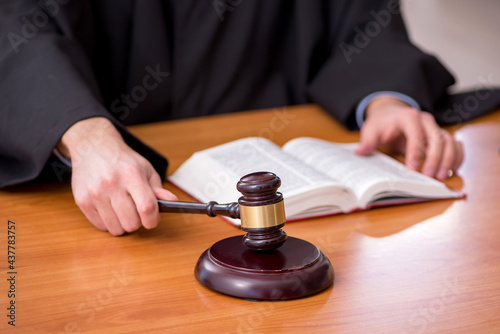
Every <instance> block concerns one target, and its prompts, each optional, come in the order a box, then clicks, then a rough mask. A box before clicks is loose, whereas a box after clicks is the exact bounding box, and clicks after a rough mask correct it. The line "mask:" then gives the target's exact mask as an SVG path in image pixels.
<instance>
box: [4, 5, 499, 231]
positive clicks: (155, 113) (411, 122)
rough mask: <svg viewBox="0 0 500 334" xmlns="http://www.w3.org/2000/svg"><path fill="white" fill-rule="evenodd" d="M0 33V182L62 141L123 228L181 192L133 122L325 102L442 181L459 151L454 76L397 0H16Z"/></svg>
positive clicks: (102, 220) (98, 213) (41, 162)
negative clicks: (417, 43)
mask: <svg viewBox="0 0 500 334" xmlns="http://www.w3.org/2000/svg"><path fill="white" fill-rule="evenodd" d="M0 31H1V34H2V43H1V46H0V52H1V54H0V73H2V78H1V81H0V96H1V101H2V103H1V105H0V115H1V118H0V119H1V124H0V128H1V134H2V141H1V142H0V157H1V158H0V159H1V160H2V162H1V166H0V186H3V187H5V186H11V185H15V184H19V183H23V182H27V181H30V180H33V179H36V178H38V177H40V175H41V174H43V173H42V171H43V170H44V167H47V164H48V161H49V160H50V159H51V158H54V154H55V155H57V157H58V159H61V160H63V161H64V160H68V163H70V164H71V166H72V180H71V182H72V190H73V195H74V198H75V201H76V204H77V205H78V206H79V207H80V208H81V210H82V212H83V213H84V214H85V216H86V217H87V218H88V220H89V221H90V222H92V223H93V224H94V225H95V226H96V227H97V228H98V229H100V230H104V231H109V232H110V233H111V234H113V235H120V234H123V233H124V232H131V231H134V230H136V229H138V228H139V227H141V226H144V227H146V228H153V227H155V226H156V225H157V224H158V222H159V220H160V217H159V213H158V207H157V202H156V199H157V198H160V199H175V196H174V195H173V194H172V193H170V192H168V191H167V190H165V189H163V188H162V180H164V178H165V175H166V168H167V160H166V159H165V158H164V157H162V156H161V155H159V154H158V153H157V152H155V151H153V150H152V149H151V148H149V147H147V146H146V145H144V144H143V143H141V142H140V141H139V140H138V139H137V138H135V137H133V136H132V135H131V134H130V133H129V132H128V131H127V130H126V128H125V126H127V125H131V124H139V123H147V122H155V121H163V120H170V119H178V118H186V117H195V116H202V115H211V114H219V113H228V112H235V111H241V110H250V109H259V108H270V107H277V106H285V105H293V104H303V103H312V102H314V103H318V104H319V105H321V106H322V107H323V108H324V109H325V110H326V111H327V112H329V113H330V114H331V115H332V117H335V118H336V119H337V120H338V121H339V122H342V123H343V124H344V125H345V126H346V127H348V128H352V129H356V128H360V129H361V142H360V145H359V147H358V149H357V153H358V154H369V153H370V152H372V151H373V150H374V149H376V148H377V147H379V146H380V145H386V144H390V145H393V147H395V148H397V149H400V150H402V152H403V153H404V154H405V157H406V165H407V166H408V167H409V168H411V169H421V171H422V172H423V173H424V174H426V175H429V176H431V177H435V178H438V179H445V178H446V176H447V174H448V172H449V171H450V170H456V169H457V168H458V166H459V165H460V163H461V161H462V158H463V153H462V146H461V145H460V143H459V142H457V141H456V140H455V139H454V138H453V137H452V136H451V135H450V134H449V133H448V132H446V131H445V130H443V129H441V128H440V127H439V126H438V124H437V123H436V117H437V118H438V119H441V120H444V121H447V120H450V119H451V116H456V115H448V116H446V115H445V116H446V117H443V115H444V114H443V113H444V112H445V111H447V110H448V105H450V104H451V103H452V102H453V101H455V100H453V97H450V96H449V95H448V94H447V93H446V91H447V88H448V86H450V85H451V84H453V82H454V81H453V77H452V76H451V75H450V73H449V72H448V71H447V70H446V69H445V68H444V67H443V66H442V64H441V63H440V62H439V61H438V60H437V59H436V58H434V57H433V56H430V55H428V54H425V53H423V52H421V51H420V50H418V49H417V48H415V47H414V46H413V45H412V44H411V43H410V42H409V40H408V37H407V35H406V31H405V27H404V24H403V21H402V19H401V16H400V10H399V4H398V2H397V1H395V0H362V1H361V0H360V1H347V0H335V1H334V0H331V1H320V0H317V1H299V0H297V1H291V0H283V1H257V0H245V1H243V0H225V1H223V0H216V1H199V0H179V1H175V0H150V1H139V0H95V1H94V0H91V1H83V0H70V1H68V0H40V1H28V0H16V1H7V2H5V1H4V2H2V3H1V4H0ZM490 107H491V106H490ZM449 116H450V117H449ZM459 116H460V115H459ZM454 120H456V117H455V118H454ZM458 120H459V121H461V120H465V118H460V117H459V118H458Z"/></svg>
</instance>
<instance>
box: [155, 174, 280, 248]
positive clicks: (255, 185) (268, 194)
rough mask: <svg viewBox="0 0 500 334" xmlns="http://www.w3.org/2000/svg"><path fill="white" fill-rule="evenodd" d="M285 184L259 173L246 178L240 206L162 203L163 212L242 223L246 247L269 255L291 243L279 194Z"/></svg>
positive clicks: (273, 176) (238, 187)
mask: <svg viewBox="0 0 500 334" xmlns="http://www.w3.org/2000/svg"><path fill="white" fill-rule="evenodd" d="M280 185H281V180H280V178H279V177H278V176H276V175H275V174H273V173H270V172H256V173H251V174H248V175H245V176H243V177H242V178H241V179H240V181H239V182H238V184H237V186H236V188H237V189H238V191H239V192H241V194H242V196H241V197H240V198H239V199H238V203H228V204H218V203H217V202H213V201H211V202H208V203H193V202H180V201H164V200H158V206H159V209H160V212H174V213H175V212H176V213H201V214H206V215H208V216H210V217H215V216H217V215H220V216H227V217H231V218H238V219H241V228H242V230H244V231H245V232H247V234H246V235H245V236H244V237H243V243H244V244H245V245H246V246H247V247H248V248H249V249H252V250H256V251H269V250H273V249H276V248H278V247H280V246H281V245H283V243H284V242H285V241H286V239H287V235H286V233H285V232H284V231H283V230H282V229H281V228H282V227H283V226H284V225H285V221H286V217H285V208H284V205H283V195H282V194H281V193H279V192H277V190H278V188H279V186H280Z"/></svg>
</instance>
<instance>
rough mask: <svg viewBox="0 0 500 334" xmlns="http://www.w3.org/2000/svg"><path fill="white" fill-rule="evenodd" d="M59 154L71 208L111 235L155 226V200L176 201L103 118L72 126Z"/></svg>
mask: <svg viewBox="0 0 500 334" xmlns="http://www.w3.org/2000/svg"><path fill="white" fill-rule="evenodd" d="M58 149H59V150H60V151H61V153H63V154H64V155H66V156H68V157H70V158H71V163H72V167H73V172H72V178H71V184H72V190H73V196H74V198H75V202H76V204H77V205H78V206H79V207H80V209H81V210H82V212H83V213H84V215H85V216H86V217H87V219H88V220H89V221H90V222H91V223H92V224H94V225H95V227H97V228H98V229H100V230H102V231H109V233H111V234H112V235H121V234H124V233H125V232H133V231H135V230H137V229H139V228H140V227H141V226H144V227H145V228H148V229H151V228H154V227H156V226H157V225H158V223H159V221H160V214H159V210H158V202H157V198H158V199H165V200H176V199H177V198H176V196H175V195H174V194H172V193H171V192H169V191H168V190H166V189H163V187H162V184H161V178H160V176H159V175H158V173H157V172H156V171H155V169H154V168H153V166H152V165H151V164H150V163H149V161H147V160H146V159H145V158H144V157H142V156H141V155H140V154H138V153H137V152H135V151H134V150H132V149H131V148H130V147H129V146H127V144H126V143H125V142H124V141H123V139H122V137H121V135H120V134H119V133H118V131H117V130H116V128H115V127H114V126H113V124H112V123H111V122H110V121H109V120H107V119H106V118H101V117H95V118H89V119H86V120H83V121H80V122H77V123H75V124H74V125H73V126H72V127H70V128H69V129H68V131H66V133H65V134H64V135H63V137H62V138H61V141H60V142H59V144H58Z"/></svg>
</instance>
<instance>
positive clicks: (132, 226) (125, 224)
mask: <svg viewBox="0 0 500 334" xmlns="http://www.w3.org/2000/svg"><path fill="white" fill-rule="evenodd" d="M111 205H112V207H113V210H114V212H115V214H116V217H117V218H118V220H119V223H120V225H121V227H122V228H123V229H124V230H125V231H126V232H134V231H136V230H138V229H139V227H141V218H140V217H139V214H138V213H137V210H136V207H135V203H134V201H133V200H132V198H131V197H130V196H129V195H128V194H123V193H121V196H120V195H117V196H114V197H113V198H112V200H111Z"/></svg>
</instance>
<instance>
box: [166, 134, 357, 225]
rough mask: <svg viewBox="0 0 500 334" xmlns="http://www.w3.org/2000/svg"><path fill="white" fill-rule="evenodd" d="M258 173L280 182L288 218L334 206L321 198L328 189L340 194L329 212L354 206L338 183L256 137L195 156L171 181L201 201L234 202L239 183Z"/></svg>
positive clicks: (217, 147) (349, 192)
mask: <svg viewBox="0 0 500 334" xmlns="http://www.w3.org/2000/svg"><path fill="white" fill-rule="evenodd" d="M258 171H268V172H273V173H275V174H276V175H278V177H279V178H280V179H281V183H282V185H281V187H280V188H279V191H280V192H281V193H282V194H283V196H284V198H285V211H286V214H287V217H289V216H296V215H298V214H301V213H302V214H303V212H302V211H304V210H306V209H305V207H306V206H309V207H310V206H317V208H315V209H314V208H313V211H314V210H318V207H321V208H324V207H328V205H330V206H331V201H330V202H329V203H328V202H327V198H325V196H321V191H322V189H324V188H326V187H327V188H329V190H328V191H329V192H330V193H335V192H337V193H339V195H338V197H339V200H338V204H335V207H336V209H335V208H330V210H328V211H330V212H335V211H343V210H344V207H345V206H349V205H353V204H354V202H355V198H354V195H353V194H352V192H351V191H350V190H348V189H346V188H345V187H344V186H342V185H341V184H339V183H338V182H336V181H335V180H331V179H330V178H328V176H326V175H324V174H322V173H320V172H318V171H317V170H316V169H314V168H312V167H311V166H308V165H307V164H304V163H303V162H301V161H300V160H298V159H297V158H295V157H293V156H291V155H289V154H287V153H285V152H283V151H282V150H281V148H280V147H279V146H277V145H276V144H274V143H272V142H271V141H269V140H267V139H263V138H257V137H255V138H244V139H240V140H236V141H233V142H229V143H226V144H223V145H219V146H216V147H213V148H209V149H206V150H203V151H200V152H196V153H195V154H194V155H193V156H192V157H191V158H190V159H188V161H186V162H185V163H184V164H183V165H182V166H181V167H180V168H179V169H178V170H177V171H176V172H175V173H174V174H173V175H172V176H171V177H169V180H171V181H172V182H173V183H174V184H177V185H178V186H180V187H181V188H183V189H185V190H186V191H187V192H189V193H191V195H193V196H194V197H195V198H197V199H199V200H201V201H211V200H215V201H217V202H219V203H221V202H234V201H236V200H237V199H238V198H239V197H240V196H241V194H240V193H239V192H238V191H237V189H236V184H237V182H238V181H239V179H240V178H241V177H242V176H244V175H246V174H249V173H252V172H258ZM312 195H320V196H316V197H314V198H313V197H312ZM343 206H344V207H343Z"/></svg>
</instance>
